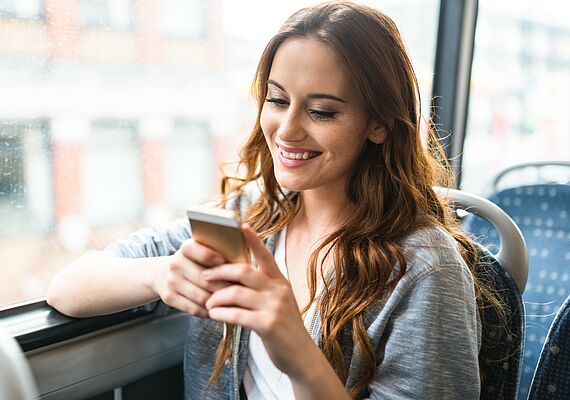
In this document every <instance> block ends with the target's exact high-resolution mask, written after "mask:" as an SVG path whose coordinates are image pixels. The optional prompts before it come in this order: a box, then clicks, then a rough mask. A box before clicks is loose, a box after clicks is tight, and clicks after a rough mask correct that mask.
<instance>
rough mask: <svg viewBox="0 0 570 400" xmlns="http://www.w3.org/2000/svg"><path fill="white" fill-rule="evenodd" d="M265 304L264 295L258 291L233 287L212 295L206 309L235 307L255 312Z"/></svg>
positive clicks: (239, 286)
mask: <svg viewBox="0 0 570 400" xmlns="http://www.w3.org/2000/svg"><path fill="white" fill-rule="evenodd" d="M261 303H263V294H262V293H261V292H258V291H256V290H253V289H250V288H247V287H244V286H241V285H231V286H228V287H226V288H224V289H220V290H218V291H216V292H215V293H214V294H212V295H211V296H210V297H209V299H208V300H207V301H206V303H205V308H206V309H207V310H210V309H212V308H218V307H228V306H234V307H239V308H243V309H249V310H253V309H256V308H259V306H260V304H261Z"/></svg>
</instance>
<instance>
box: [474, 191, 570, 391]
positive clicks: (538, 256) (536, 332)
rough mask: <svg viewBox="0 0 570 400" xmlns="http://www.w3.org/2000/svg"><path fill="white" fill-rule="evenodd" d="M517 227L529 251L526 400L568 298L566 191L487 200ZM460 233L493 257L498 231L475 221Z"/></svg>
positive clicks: (569, 206) (569, 194)
mask: <svg viewBox="0 0 570 400" xmlns="http://www.w3.org/2000/svg"><path fill="white" fill-rule="evenodd" d="M489 199H490V200H491V201H493V202H494V203H496V204H497V205H498V206H500V207H501V208H502V209H504V210H505V212H506V213H507V214H509V215H510V216H511V218H512V219H513V220H514V221H515V222H516V223H517V224H518V226H519V227H520V229H521V231H522V234H523V236H524V238H525V241H526V243H527V247H528V251H529V273H528V283H527V285H526V290H525V291H524V294H523V301H524V304H525V309H526V321H525V331H526V335H525V343H524V357H523V368H522V375H521V384H520V389H519V399H526V398H527V396H528V391H529V387H530V383H531V379H532V376H533V373H534V370H535V366H536V363H537V361H538V357H539V354H540V351H541V348H542V345H543V343H544V340H545V338H546V334H547V332H548V328H549V326H550V324H551V323H552V320H553V318H554V314H555V313H556V310H558V308H559V307H560V305H561V304H562V302H563V301H564V299H565V298H566V297H567V296H568V295H569V294H570V246H569V244H570V185H568V184H562V183H544V184H534V185H527V186H521V187H516V188H510V189H505V190H501V191H498V192H496V193H494V194H493V195H491V196H490V197H489ZM464 228H465V229H466V230H467V231H469V232H471V233H472V234H474V235H475V236H476V237H477V238H478V240H479V241H480V242H481V243H483V244H484V245H485V246H486V247H487V248H489V249H491V250H492V251H496V249H497V248H498V245H499V244H500V241H499V239H498V233H497V231H496V230H495V229H494V228H493V227H492V226H491V225H489V224H488V222H487V221H484V220H482V219H481V218H478V217H476V216H468V217H467V218H466V219H465V222H464Z"/></svg>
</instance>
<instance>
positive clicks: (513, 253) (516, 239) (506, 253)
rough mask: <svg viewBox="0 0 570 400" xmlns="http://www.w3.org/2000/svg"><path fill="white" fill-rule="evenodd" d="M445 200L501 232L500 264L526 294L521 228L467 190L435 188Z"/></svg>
mask: <svg viewBox="0 0 570 400" xmlns="http://www.w3.org/2000/svg"><path fill="white" fill-rule="evenodd" d="M434 190H435V191H436V193H437V194H438V195H439V196H441V197H447V198H448V199H449V200H450V202H451V203H452V204H453V205H454V207H455V208H459V209H463V210H465V211H467V212H470V213H473V214H475V215H478V216H479V217H481V218H483V219H485V220H486V221H488V222H489V223H490V224H491V225H493V226H494V227H495V229H497V232H498V233H499V238H500V245H499V252H498V253H497V254H496V258H497V261H498V262H499V263H500V264H501V265H502V266H503V267H504V268H505V269H506V270H507V272H508V273H509V274H510V275H511V277H512V278H513V280H514V281H515V283H516V285H517V288H518V289H519V292H520V293H521V294H522V293H523V292H524V289H525V287H526V281H527V278H528V253H527V248H526V243H525V240H524V237H523V235H522V233H521V231H520V229H519V227H518V226H517V224H516V223H515V222H514V221H513V220H512V219H511V217H509V215H508V214H507V213H506V212H505V211H503V210H502V209H501V208H500V207H499V206H498V205H496V204H495V203H493V202H492V201H490V200H487V199H485V198H484V197H481V196H478V195H476V194H473V193H469V192H466V191H463V190H456V189H448V188H443V187H439V186H435V187H434Z"/></svg>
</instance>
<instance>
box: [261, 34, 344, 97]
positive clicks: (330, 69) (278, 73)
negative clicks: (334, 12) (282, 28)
mask: <svg viewBox="0 0 570 400" xmlns="http://www.w3.org/2000/svg"><path fill="white" fill-rule="evenodd" d="M269 78H270V79H273V80H275V81H277V82H278V83H280V84H281V85H283V87H284V88H285V89H286V90H287V91H288V92H289V91H295V92H300V93H301V92H307V93H311V92H319V93H329V94H334V95H337V96H339V97H346V98H350V97H352V96H354V93H353V90H352V89H351V87H352V85H351V84H350V79H349V77H348V74H347V73H346V70H345V68H344V65H343V64H342V62H341V61H340V60H339V58H338V56H337V55H336V53H335V52H334V50H333V49H332V48H331V47H330V46H328V45H327V44H325V43H323V42H321V41H319V40H317V39H314V38H290V39H287V40H285V41H284V42H283V43H282V44H281V46H279V48H278V49H277V52H276V54H275V57H274V59H273V64H272V65H271V71H270V74H269Z"/></svg>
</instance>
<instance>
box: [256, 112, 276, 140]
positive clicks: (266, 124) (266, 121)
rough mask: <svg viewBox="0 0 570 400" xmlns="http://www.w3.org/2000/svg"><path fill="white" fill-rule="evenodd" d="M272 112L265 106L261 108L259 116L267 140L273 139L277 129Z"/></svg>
mask: <svg viewBox="0 0 570 400" xmlns="http://www.w3.org/2000/svg"><path fill="white" fill-rule="evenodd" d="M271 114H272V113H271V111H270V110H268V109H267V107H265V106H264V107H263V108H262V109H261V115H260V116H259V125H260V126H261V130H262V131H263V135H264V136H265V140H267V141H269V140H270V139H271V137H272V136H273V132H274V131H275V121H274V118H272V115H271Z"/></svg>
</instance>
